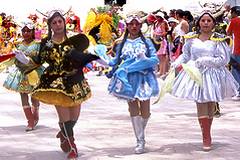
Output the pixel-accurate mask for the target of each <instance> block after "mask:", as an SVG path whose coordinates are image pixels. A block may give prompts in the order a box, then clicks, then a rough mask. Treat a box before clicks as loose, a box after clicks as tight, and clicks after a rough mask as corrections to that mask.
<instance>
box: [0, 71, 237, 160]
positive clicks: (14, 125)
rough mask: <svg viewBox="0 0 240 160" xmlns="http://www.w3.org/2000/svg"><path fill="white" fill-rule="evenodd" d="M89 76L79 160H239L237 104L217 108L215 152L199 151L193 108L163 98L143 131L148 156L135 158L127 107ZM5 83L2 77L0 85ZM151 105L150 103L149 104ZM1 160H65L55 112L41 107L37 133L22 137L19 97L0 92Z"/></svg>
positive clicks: (98, 79)
mask: <svg viewBox="0 0 240 160" xmlns="http://www.w3.org/2000/svg"><path fill="white" fill-rule="evenodd" d="M95 75H96V73H88V74H87V78H88V82H89V84H90V85H91V88H92V91H93V96H92V98H91V99H90V100H88V101H87V102H85V103H83V104H82V112H81V116H80V118H79V121H78V123H77V125H76V126H75V128H74V130H75V137H76V144H77V146H78V152H79V153H80V156H79V158H78V159H81V160H237V159H239V157H240V127H239V122H240V104H239V102H234V101H232V100H225V101H224V102H221V103H220V106H221V112H222V116H221V117H220V118H215V119H214V121H213V126H212V136H213V137H212V138H213V150H211V151H210V152H203V151H202V149H201V145H202V143H201V132H200V127H199V124H198V121H197V118H196V108H195V104H194V103H193V102H191V101H187V100H183V99H177V98H174V97H172V96H170V95H166V96H165V97H164V98H163V99H162V100H161V101H160V102H159V103H158V104H155V105H152V107H151V112H152V115H151V119H150V120H149V123H148V126H147V128H146V141H147V143H146V149H147V153H145V154H141V155H136V154H134V153H133V148H134V146H135V138H134V134H133V129H132V126H131V121H130V118H129V115H128V109H127V104H126V102H125V101H122V100H118V99H116V98H115V97H113V96H111V95H109V94H108V92H107V85H108V82H109V80H108V79H107V78H105V77H104V76H100V77H99V76H95ZM5 78H6V74H5V73H1V74H0V85H1V86H2V83H3V81H4V79H5ZM153 101H154V99H153ZM0 104H1V105H0V106H1V107H0V119H1V120H0V160H65V159H66V154H64V153H63V152H62V151H61V150H60V148H59V140H58V139H56V138H55V136H56V133H57V132H58V118H57V115H56V111H55V108H54V107H52V106H48V105H45V104H41V108H40V121H39V124H38V126H37V129H36V130H34V131H32V132H29V133H26V132H25V131H24V129H25V125H26V120H25V118H24V115H23V111H22V108H21V103H20V96H19V94H17V93H14V92H11V91H8V90H6V89H4V88H3V87H0Z"/></svg>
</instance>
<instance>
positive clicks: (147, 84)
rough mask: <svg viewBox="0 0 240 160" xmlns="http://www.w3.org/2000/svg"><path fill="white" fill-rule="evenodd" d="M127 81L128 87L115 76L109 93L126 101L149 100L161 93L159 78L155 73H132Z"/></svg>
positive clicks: (109, 87)
mask: <svg viewBox="0 0 240 160" xmlns="http://www.w3.org/2000/svg"><path fill="white" fill-rule="evenodd" d="M127 81H128V83H127V85H126V84H125V83H122V81H121V80H120V79H118V78H117V77H116V76H114V77H113V78H112V79H111V81H110V84H109V86H108V91H109V93H110V94H112V95H114V96H116V97H117V98H120V99H125V100H135V99H139V100H148V99H150V98H151V97H152V96H157V95H158V93H159V86H158V82H157V78H156V76H155V74H154V73H153V72H149V71H142V72H134V73H130V74H128V76H127Z"/></svg>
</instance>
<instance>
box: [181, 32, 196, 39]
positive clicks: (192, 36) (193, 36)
mask: <svg viewBox="0 0 240 160" xmlns="http://www.w3.org/2000/svg"><path fill="white" fill-rule="evenodd" d="M198 36H199V34H197V33H196V32H189V33H187V34H185V35H184V36H183V38H184V39H191V38H197V37H198Z"/></svg>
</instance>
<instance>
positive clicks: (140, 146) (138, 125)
mask: <svg viewBox="0 0 240 160" xmlns="http://www.w3.org/2000/svg"><path fill="white" fill-rule="evenodd" d="M131 121H132V125H133V129H134V133H135V137H136V139H137V146H136V147H135V153H136V154H141V153H144V148H145V135H144V128H145V127H144V124H146V122H144V121H143V118H142V117H141V116H134V117H131ZM145 126H146V125H145Z"/></svg>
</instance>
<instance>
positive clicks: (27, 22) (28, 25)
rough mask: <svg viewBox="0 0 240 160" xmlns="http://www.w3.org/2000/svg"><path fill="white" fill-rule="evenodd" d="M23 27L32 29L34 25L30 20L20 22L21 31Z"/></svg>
mask: <svg viewBox="0 0 240 160" xmlns="http://www.w3.org/2000/svg"><path fill="white" fill-rule="evenodd" d="M24 27H27V28H28V29H33V28H34V24H33V22H32V21H31V20H29V19H27V20H25V21H23V22H21V28H22V29H23V28H24Z"/></svg>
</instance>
